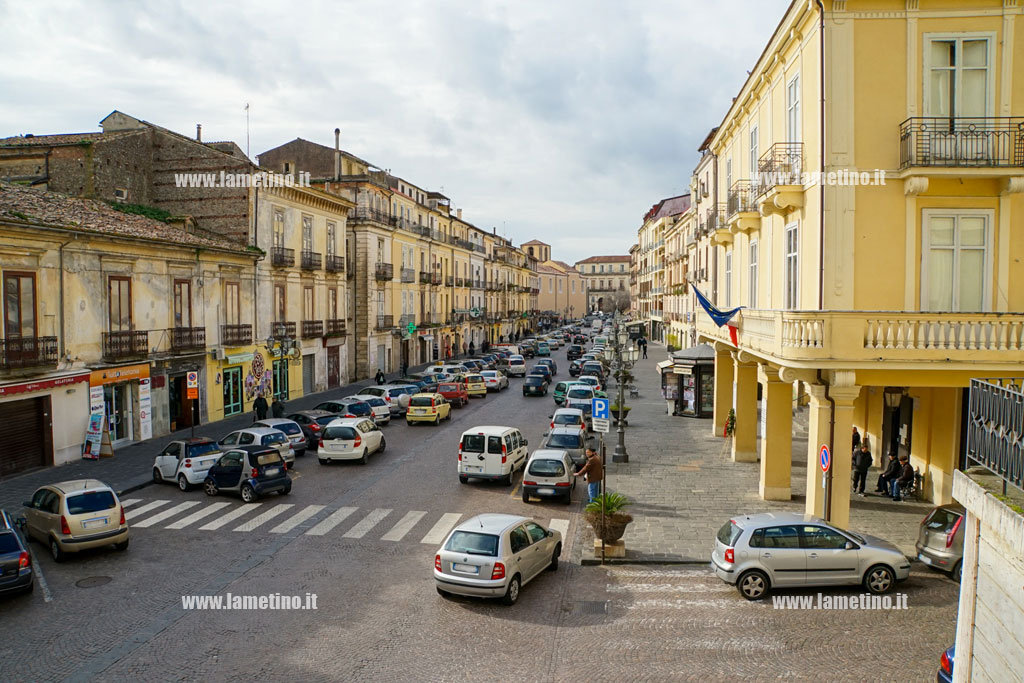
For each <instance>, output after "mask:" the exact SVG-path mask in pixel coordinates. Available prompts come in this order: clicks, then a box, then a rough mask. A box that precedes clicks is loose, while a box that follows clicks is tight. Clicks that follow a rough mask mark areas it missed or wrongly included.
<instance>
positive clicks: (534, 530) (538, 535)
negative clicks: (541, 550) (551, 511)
mask: <svg viewBox="0 0 1024 683" xmlns="http://www.w3.org/2000/svg"><path fill="white" fill-rule="evenodd" d="M526 531H527V532H528V533H529V534H530V538H531V539H533V542H534V543H536V542H537V541H543V540H544V539H545V538H546V537H547V535H548V534H547V532H546V531H544V529H543V528H542V527H541V526H540V525H539V524H537V523H536V522H527V523H526Z"/></svg>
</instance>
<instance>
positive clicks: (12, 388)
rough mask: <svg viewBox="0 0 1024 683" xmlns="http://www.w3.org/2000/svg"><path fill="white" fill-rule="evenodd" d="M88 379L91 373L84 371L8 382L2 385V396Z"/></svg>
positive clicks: (0, 389) (51, 387)
mask: <svg viewBox="0 0 1024 683" xmlns="http://www.w3.org/2000/svg"><path fill="white" fill-rule="evenodd" d="M88 379H89V374H88V373H83V374H80V375H69V376H67V377H54V378H53V379H44V380H40V381H38V382H22V383H21V384H7V385H5V386H0V396H9V395H11V394H24V393H27V392H30V391H43V390H44V389H53V388H55V387H62V386H65V385H68V384H78V383H79V382H85V381H86V380H88Z"/></svg>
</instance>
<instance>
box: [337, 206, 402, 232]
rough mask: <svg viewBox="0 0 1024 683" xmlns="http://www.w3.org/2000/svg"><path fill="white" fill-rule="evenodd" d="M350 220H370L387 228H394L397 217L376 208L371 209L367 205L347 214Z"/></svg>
mask: <svg viewBox="0 0 1024 683" xmlns="http://www.w3.org/2000/svg"><path fill="white" fill-rule="evenodd" d="M348 218H349V220H350V221H353V222H366V221H370V222H373V223H377V224H379V225H383V226H386V227H389V228H394V227H395V225H396V224H397V223H398V218H397V217H396V216H392V215H390V214H388V213H386V212H384V211H378V210H377V209H371V208H368V207H360V208H358V209H356V210H355V211H353V212H352V213H350V214H349V215H348Z"/></svg>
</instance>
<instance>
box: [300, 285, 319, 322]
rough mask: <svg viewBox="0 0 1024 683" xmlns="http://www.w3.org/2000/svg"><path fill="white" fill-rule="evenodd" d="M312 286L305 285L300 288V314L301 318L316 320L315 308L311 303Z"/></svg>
mask: <svg viewBox="0 0 1024 683" xmlns="http://www.w3.org/2000/svg"><path fill="white" fill-rule="evenodd" d="M313 304H314V302H313V288H312V287H310V286H306V287H303V288H302V314H303V316H304V317H303V318H302V319H303V320H316V308H315V306H314V305H313Z"/></svg>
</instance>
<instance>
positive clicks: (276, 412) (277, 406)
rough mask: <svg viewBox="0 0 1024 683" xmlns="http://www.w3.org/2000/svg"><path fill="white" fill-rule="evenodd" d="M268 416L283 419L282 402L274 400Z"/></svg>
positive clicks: (277, 399) (278, 399)
mask: <svg viewBox="0 0 1024 683" xmlns="http://www.w3.org/2000/svg"><path fill="white" fill-rule="evenodd" d="M270 414H271V415H273V416H274V417H284V401H282V400H281V399H280V398H275V399H274V402H273V403H271V404H270Z"/></svg>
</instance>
